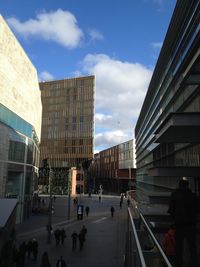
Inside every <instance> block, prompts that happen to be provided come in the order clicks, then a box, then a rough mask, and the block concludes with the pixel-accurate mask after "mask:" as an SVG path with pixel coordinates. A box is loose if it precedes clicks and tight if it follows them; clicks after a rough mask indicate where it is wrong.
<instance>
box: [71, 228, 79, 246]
mask: <svg viewBox="0 0 200 267" xmlns="http://www.w3.org/2000/svg"><path fill="white" fill-rule="evenodd" d="M71 238H72V250H75V249H76V243H77V238H78V235H77V233H76V232H75V231H74V232H73V233H72V235H71Z"/></svg>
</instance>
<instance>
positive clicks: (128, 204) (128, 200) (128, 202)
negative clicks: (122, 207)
mask: <svg viewBox="0 0 200 267" xmlns="http://www.w3.org/2000/svg"><path fill="white" fill-rule="evenodd" d="M127 206H128V207H129V206H130V199H129V197H128V199H127Z"/></svg>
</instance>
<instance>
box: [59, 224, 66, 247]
mask: <svg viewBox="0 0 200 267" xmlns="http://www.w3.org/2000/svg"><path fill="white" fill-rule="evenodd" d="M60 237H61V244H62V245H64V242H65V238H66V233H65V229H64V228H63V229H62V230H61V231H60Z"/></svg>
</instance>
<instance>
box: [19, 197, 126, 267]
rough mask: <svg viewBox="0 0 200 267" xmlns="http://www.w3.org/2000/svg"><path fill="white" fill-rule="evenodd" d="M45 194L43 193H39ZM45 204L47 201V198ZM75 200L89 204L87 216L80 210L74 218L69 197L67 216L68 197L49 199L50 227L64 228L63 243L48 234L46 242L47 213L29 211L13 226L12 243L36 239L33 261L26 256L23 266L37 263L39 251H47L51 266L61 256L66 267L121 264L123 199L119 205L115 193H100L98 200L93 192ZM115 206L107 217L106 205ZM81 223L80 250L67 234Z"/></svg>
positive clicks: (123, 221) (40, 253) (39, 262)
mask: <svg viewBox="0 0 200 267" xmlns="http://www.w3.org/2000/svg"><path fill="white" fill-rule="evenodd" d="M41 197H42V198H45V197H44V196H41ZM45 199H46V202H47V203H46V205H48V198H45ZM78 199H79V202H81V204H83V205H84V207H86V206H89V207H90V212H89V216H88V217H87V216H86V215H85V213H84V216H83V220H77V216H76V205H74V204H73V201H71V206H70V219H69V218H68V198H67V197H65V196H64V197H57V198H56V201H55V202H53V206H54V210H55V213H54V214H53V215H52V227H53V231H55V230H56V229H62V228H64V229H65V231H66V239H65V243H64V245H61V244H60V245H58V246H56V244H55V238H54V235H53V234H52V236H51V243H50V244H48V242H47V231H46V225H47V223H48V215H47V214H46V215H45V214H43V215H42V214H38V215H32V216H31V217H30V218H29V219H28V220H27V221H25V222H24V223H22V224H20V225H17V227H16V243H17V245H19V244H21V243H22V242H23V241H25V242H27V241H28V240H30V239H32V238H36V240H37V241H38V243H39V253H38V258H37V261H33V260H32V259H30V260H28V259H26V266H29V267H37V266H38V267H39V266H40V264H41V255H42V254H43V252H44V251H47V252H48V255H49V260H50V263H51V267H54V266H56V262H57V259H58V258H59V257H60V256H63V258H64V259H65V261H66V263H67V267H78V266H81V267H121V266H123V264H124V253H125V236H126V227H127V203H126V201H124V203H123V205H122V209H120V206H119V202H120V197H119V196H104V195H103V197H102V201H101V202H99V199H98V196H97V195H92V197H87V196H81V197H79V198H78ZM111 206H113V207H114V208H115V214H114V217H113V218H112V217H111V213H110V208H111ZM83 225H85V226H86V228H87V230H88V232H87V235H86V241H85V243H84V247H83V250H81V251H80V250H79V244H77V245H78V246H77V249H76V250H75V251H72V240H71V234H72V233H73V231H74V230H75V231H76V232H77V233H79V232H80V230H81V228H82V226H83Z"/></svg>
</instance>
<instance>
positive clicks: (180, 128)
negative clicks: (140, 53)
mask: <svg viewBox="0 0 200 267" xmlns="http://www.w3.org/2000/svg"><path fill="white" fill-rule="evenodd" d="M135 137H136V161H137V173H136V179H137V192H138V193H142V198H143V199H146V200H147V202H150V203H157V204H158V203H167V202H168V197H169V194H170V192H171V191H172V190H173V189H174V188H176V187H177V184H178V180H179V179H180V177H183V176H186V177H188V179H189V182H190V186H191V188H192V190H193V191H195V192H196V193H197V194H199V192H200V2H199V1H197V0H181V1H177V3H176V6H175V10H174V13H173V15H172V18H171V21H170V24H169V28H168V31H167V34H166V37H165V40H164V43H163V46H162V49H161V52H160V55H159V58H158V61H157V64H156V67H155V70H154V73H153V76H152V79H151V81H150V85H149V88H148V91H147V94H146V97H145V100H144V103H143V106H142V109H141V112H140V115H139V118H138V121H137V124H136V127H135ZM138 197H139V194H138Z"/></svg>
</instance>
